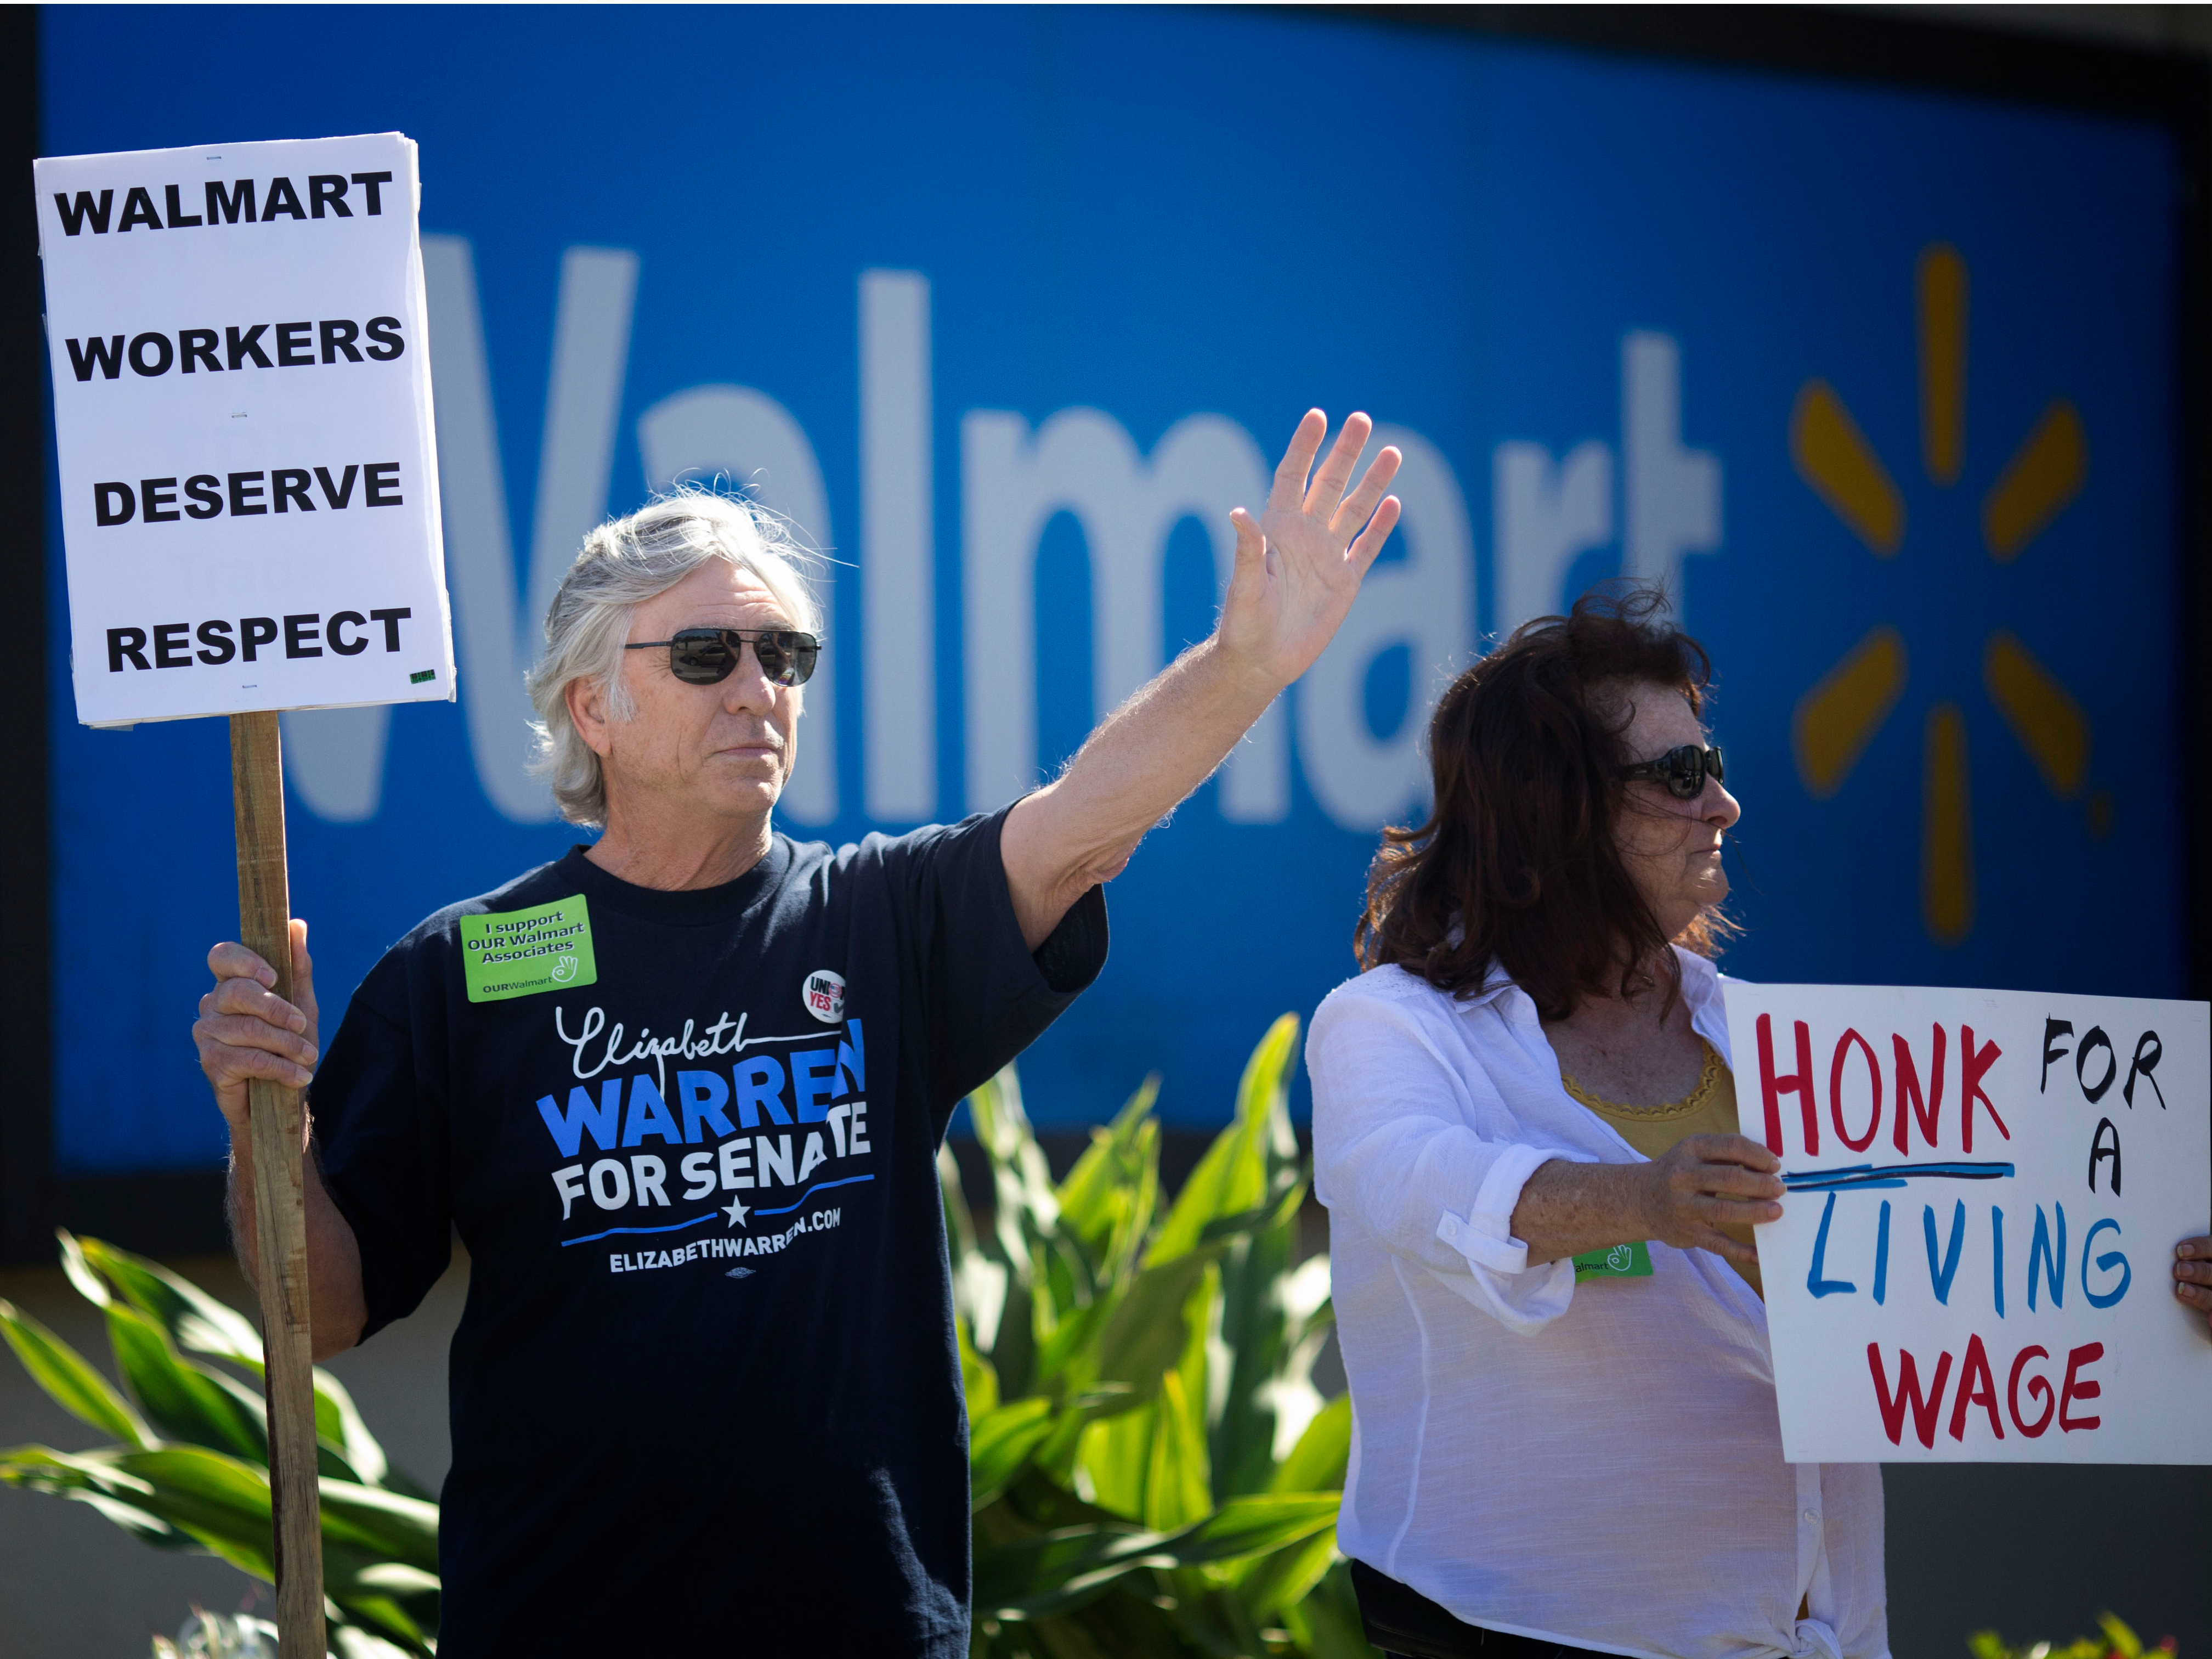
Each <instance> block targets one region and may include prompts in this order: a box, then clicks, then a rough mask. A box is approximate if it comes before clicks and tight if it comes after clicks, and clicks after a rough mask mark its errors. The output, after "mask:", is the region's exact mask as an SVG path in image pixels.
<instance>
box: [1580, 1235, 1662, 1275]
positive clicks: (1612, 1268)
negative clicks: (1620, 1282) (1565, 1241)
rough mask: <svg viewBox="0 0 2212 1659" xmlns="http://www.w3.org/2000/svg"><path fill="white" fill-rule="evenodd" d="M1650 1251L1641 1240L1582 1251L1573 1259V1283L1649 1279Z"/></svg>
mask: <svg viewBox="0 0 2212 1659" xmlns="http://www.w3.org/2000/svg"><path fill="white" fill-rule="evenodd" d="M1650 1277H1651V1251H1650V1248H1649V1247H1648V1246H1647V1245H1646V1244H1645V1243H1644V1241H1643V1240H1642V1239H1640V1238H1639V1239H1638V1240H1637V1241H1636V1243H1633V1244H1615V1245H1614V1246H1613V1248H1612V1249H1605V1250H1584V1251H1583V1253H1582V1254H1581V1255H1578V1256H1577V1257H1576V1258H1575V1283H1576V1284H1577V1285H1579V1284H1581V1283H1582V1282H1583V1280H1584V1279H1649V1278H1650Z"/></svg>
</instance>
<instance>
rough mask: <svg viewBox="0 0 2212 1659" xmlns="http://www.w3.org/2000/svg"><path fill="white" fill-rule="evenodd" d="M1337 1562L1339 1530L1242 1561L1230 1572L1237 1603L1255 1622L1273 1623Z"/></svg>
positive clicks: (1325, 1530)
mask: <svg viewBox="0 0 2212 1659" xmlns="http://www.w3.org/2000/svg"><path fill="white" fill-rule="evenodd" d="M1334 1559H1336V1528H1334V1526H1331V1527H1328V1528H1324V1529H1323V1530H1322V1531H1320V1532H1317V1533H1316V1534H1314V1535H1313V1536H1312V1537H1310V1538H1303V1539H1300V1540H1299V1541H1297V1543H1295V1544H1288V1545H1285V1547H1283V1548H1281V1549H1279V1550H1272V1551H1270V1552H1269V1553H1267V1554H1265V1555H1261V1556H1257V1557H1255V1558H1254V1559H1252V1560H1251V1561H1249V1562H1239V1563H1237V1565H1235V1566H1234V1567H1232V1568H1231V1569H1230V1582H1231V1585H1232V1586H1233V1587H1234V1588H1235V1589H1236V1592H1237V1600H1239V1601H1242V1602H1243V1604H1244V1608H1245V1611H1246V1612H1248V1613H1250V1614H1251V1616H1252V1617H1253V1618H1254V1619H1256V1620H1262V1621H1269V1622H1272V1621H1273V1620H1274V1619H1275V1618H1276V1617H1277V1616H1279V1614H1280V1613H1282V1611H1283V1609H1284V1608H1285V1607H1290V1606H1291V1604H1292V1603H1294V1602H1297V1601H1303V1600H1304V1598H1305V1596H1306V1595H1307V1593H1308V1592H1309V1591H1310V1590H1311V1589H1313V1587H1314V1586H1315V1585H1316V1584H1318V1583H1321V1581H1322V1577H1323V1575H1325V1574H1326V1573H1327V1572H1328V1567H1329V1563H1330V1562H1332V1561H1334Z"/></svg>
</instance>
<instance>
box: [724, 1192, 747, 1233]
mask: <svg viewBox="0 0 2212 1659" xmlns="http://www.w3.org/2000/svg"><path fill="white" fill-rule="evenodd" d="M722 1213H723V1214H724V1215H726V1216H727V1217H729V1218H730V1225H732V1226H733V1227H742V1226H744V1225H745V1217H746V1216H747V1215H748V1214H750V1212H749V1211H748V1210H747V1209H746V1208H745V1201H744V1200H743V1199H742V1198H733V1199H732V1200H730V1201H729V1202H728V1203H727V1204H725V1205H724V1206H722Z"/></svg>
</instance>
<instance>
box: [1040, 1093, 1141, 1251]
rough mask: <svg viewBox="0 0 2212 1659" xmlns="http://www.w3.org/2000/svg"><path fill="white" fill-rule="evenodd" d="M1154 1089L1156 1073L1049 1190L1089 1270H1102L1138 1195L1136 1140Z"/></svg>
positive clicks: (1138, 1149) (1093, 1133)
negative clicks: (1064, 1176)
mask: <svg viewBox="0 0 2212 1659" xmlns="http://www.w3.org/2000/svg"><path fill="white" fill-rule="evenodd" d="M1159 1091H1160V1079H1159V1077H1158V1073H1155V1074H1153V1075H1152V1076H1151V1077H1148V1078H1146V1079H1145V1080H1144V1082H1143V1084H1142V1085H1139V1088H1138V1090H1137V1091H1136V1093H1134V1094H1133V1095H1131V1096H1130V1097H1129V1098H1128V1100H1127V1103H1125V1104H1124V1105H1123V1106H1122V1108H1121V1110H1120V1111H1118V1112H1116V1113H1115V1115H1114V1121H1112V1122H1111V1123H1109V1124H1108V1125H1107V1126H1106V1127H1103V1128H1100V1129H1093V1130H1092V1131H1091V1145H1090V1146H1088V1147H1087V1148H1085V1151H1084V1153H1083V1156H1082V1157H1080V1158H1077V1159H1076V1161H1075V1167H1074V1168H1073V1169H1072V1170H1069V1171H1068V1172H1067V1179H1066V1180H1065V1181H1063V1182H1060V1187H1059V1188H1058V1190H1057V1192H1056V1193H1055V1194H1054V1196H1055V1198H1056V1199H1057V1200H1058V1201H1059V1204H1060V1225H1061V1227H1062V1229H1063V1230H1064V1231H1066V1232H1067V1234H1068V1235H1069V1236H1070V1237H1073V1239H1074V1240H1075V1241H1076V1242H1077V1243H1079V1244H1080V1245H1081V1246H1082V1247H1083V1249H1084V1250H1085V1253H1086V1254H1087V1255H1089V1257H1090V1259H1091V1263H1092V1266H1093V1267H1094V1270H1100V1269H1103V1267H1105V1265H1106V1263H1107V1262H1108V1261H1109V1257H1110V1254H1111V1250H1112V1245H1113V1242H1114V1239H1115V1234H1116V1233H1117V1232H1118V1231H1120V1229H1121V1225H1122V1224H1123V1222H1124V1221H1125V1220H1126V1218H1127V1213H1128V1210H1129V1207H1130V1205H1131V1202H1132V1200H1134V1198H1135V1197H1136V1195H1137V1192H1138V1189H1139V1185H1140V1182H1141V1169H1142V1158H1143V1152H1142V1149H1141V1146H1140V1143H1141V1141H1142V1139H1143V1137H1144V1129H1145V1125H1146V1121H1147V1120H1148V1119H1149V1118H1150V1117H1151V1115H1152V1103H1153V1102H1154V1100H1155V1099H1157V1098H1158V1095H1159ZM1101 1276H1103V1273H1102V1274H1101Z"/></svg>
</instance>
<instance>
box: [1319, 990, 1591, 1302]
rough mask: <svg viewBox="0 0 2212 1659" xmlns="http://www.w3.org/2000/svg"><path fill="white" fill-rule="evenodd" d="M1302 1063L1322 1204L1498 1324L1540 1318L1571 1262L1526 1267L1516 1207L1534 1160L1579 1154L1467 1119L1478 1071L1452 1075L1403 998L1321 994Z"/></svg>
mask: <svg viewBox="0 0 2212 1659" xmlns="http://www.w3.org/2000/svg"><path fill="white" fill-rule="evenodd" d="M1306 1070H1307V1073H1308V1074H1309V1075H1310V1077H1311V1079H1312V1080H1313V1097H1314V1177H1315V1189H1316V1194H1318V1196H1319V1197H1320V1199H1321V1200H1322V1203H1323V1204H1325V1205H1327V1206H1328V1208H1329V1211H1330V1213H1331V1214H1332V1215H1333V1216H1342V1217H1346V1218H1350V1219H1351V1220H1352V1222H1353V1224H1354V1225H1357V1226H1358V1228H1359V1229H1360V1230H1361V1231H1364V1232H1365V1233H1367V1234H1368V1235H1369V1236H1370V1237H1373V1238H1375V1239H1376V1241H1377V1242H1378V1243H1381V1244H1382V1246H1383V1248H1384V1249H1387V1250H1389V1252H1390V1253H1391V1254H1392V1255H1396V1256H1400V1257H1401V1258H1403V1259H1404V1260H1406V1261H1409V1262H1412V1263H1414V1264H1416V1265H1418V1266H1419V1267H1423V1268H1425V1270H1427V1272H1428V1273H1431V1275H1433V1276H1434V1277H1435V1278H1436V1279H1437V1280H1438V1281H1439V1282H1440V1283H1442V1284H1443V1285H1446V1286H1447V1287H1448V1288H1449V1289H1450V1290H1452V1291H1454V1292H1455V1293H1456V1294H1458V1295H1459V1296H1462V1297H1465V1298H1466V1299H1467V1300H1468V1302H1470V1303H1472V1304H1474V1305H1475V1306H1476V1307H1478V1308H1480V1309H1482V1310H1484V1311H1485V1312H1486V1313H1489V1314H1491V1315H1492V1316H1493V1317H1495V1318H1496V1319H1497V1320H1498V1322H1499V1323H1500V1324H1501V1325H1504V1327H1505V1328H1507V1329H1509V1330H1512V1331H1516V1332H1520V1333H1523V1334H1526V1333H1530V1332H1534V1331H1536V1330H1540V1329H1541V1328H1543V1327H1544V1326H1546V1325H1547V1324H1549V1323H1550V1322H1552V1321H1553V1320H1554V1319H1556V1318H1558V1317H1559V1316H1560V1315H1561V1314H1563V1313H1565V1311H1566V1310H1567V1304H1568V1303H1569V1301H1570V1300H1571V1297H1573V1294H1574V1285H1575V1274H1574V1265H1573V1263H1571V1262H1570V1261H1551V1262H1546V1263H1544V1264H1542V1265H1541V1266H1535V1267H1532V1266H1530V1265H1529V1261H1528V1245H1527V1244H1525V1243H1522V1241H1521V1240H1519V1239H1517V1238H1516V1237H1513V1225H1512V1222H1513V1211H1514V1208H1515V1206H1516V1205H1518V1204H1519V1203H1520V1201H1521V1190H1522V1188H1523V1187H1525V1186H1527V1185H1528V1177H1529V1176H1532V1175H1534V1173H1535V1172H1536V1170H1538V1169H1539V1168H1540V1167H1541V1165H1543V1164H1547V1163H1548V1162H1550V1161H1551V1160H1552V1159H1553V1158H1566V1159H1570V1160H1571V1161H1574V1162H1586V1161H1588V1160H1587V1158H1586V1157H1585V1155H1583V1154H1581V1153H1577V1152H1560V1151H1554V1150H1552V1149H1549V1148H1545V1147H1539V1146H1528V1145H1523V1144H1521V1143H1518V1142H1515V1141H1510V1140H1498V1139H1485V1138H1484V1137H1482V1136H1481V1135H1479V1134H1477V1133H1475V1131H1474V1129H1472V1128H1471V1127H1468V1125H1469V1122H1470V1121H1472V1120H1473V1119H1474V1116H1475V1113H1474V1094H1473V1089H1474V1086H1477V1083H1478V1080H1471V1079H1468V1078H1465V1077H1462V1075H1461V1074H1460V1073H1459V1072H1458V1070H1457V1069H1456V1068H1455V1067H1454V1066H1453V1065H1452V1064H1451V1063H1450V1062H1449V1060H1447V1059H1446V1057H1445V1056H1444V1054H1443V1053H1442V1052H1441V1051H1440V1050H1439V1048H1438V1047H1437V1043H1436V1042H1435V1041H1434V1040H1433V1039H1432V1038H1431V1036H1430V1035H1429V1033H1427V1032H1426V1031H1425V1030H1423V1029H1422V1024H1421V1022H1420V1020H1419V1017H1418V1016H1417V1014H1416V1013H1415V1012H1414V1010H1413V1008H1411V1007H1409V1006H1406V1005H1403V1004H1400V1003H1393V1002H1389V1001H1385V1000H1378V999H1375V998H1370V997H1345V996H1335V997H1332V998H1330V999H1329V1000H1328V1001H1326V1002H1324V1003H1323V1004H1322V1006H1321V1010H1320V1012H1318V1013H1316V1015H1315V1016H1314V1022H1313V1029H1312V1030H1311V1032H1310V1034H1309V1035H1308V1036H1307V1039H1306Z"/></svg>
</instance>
